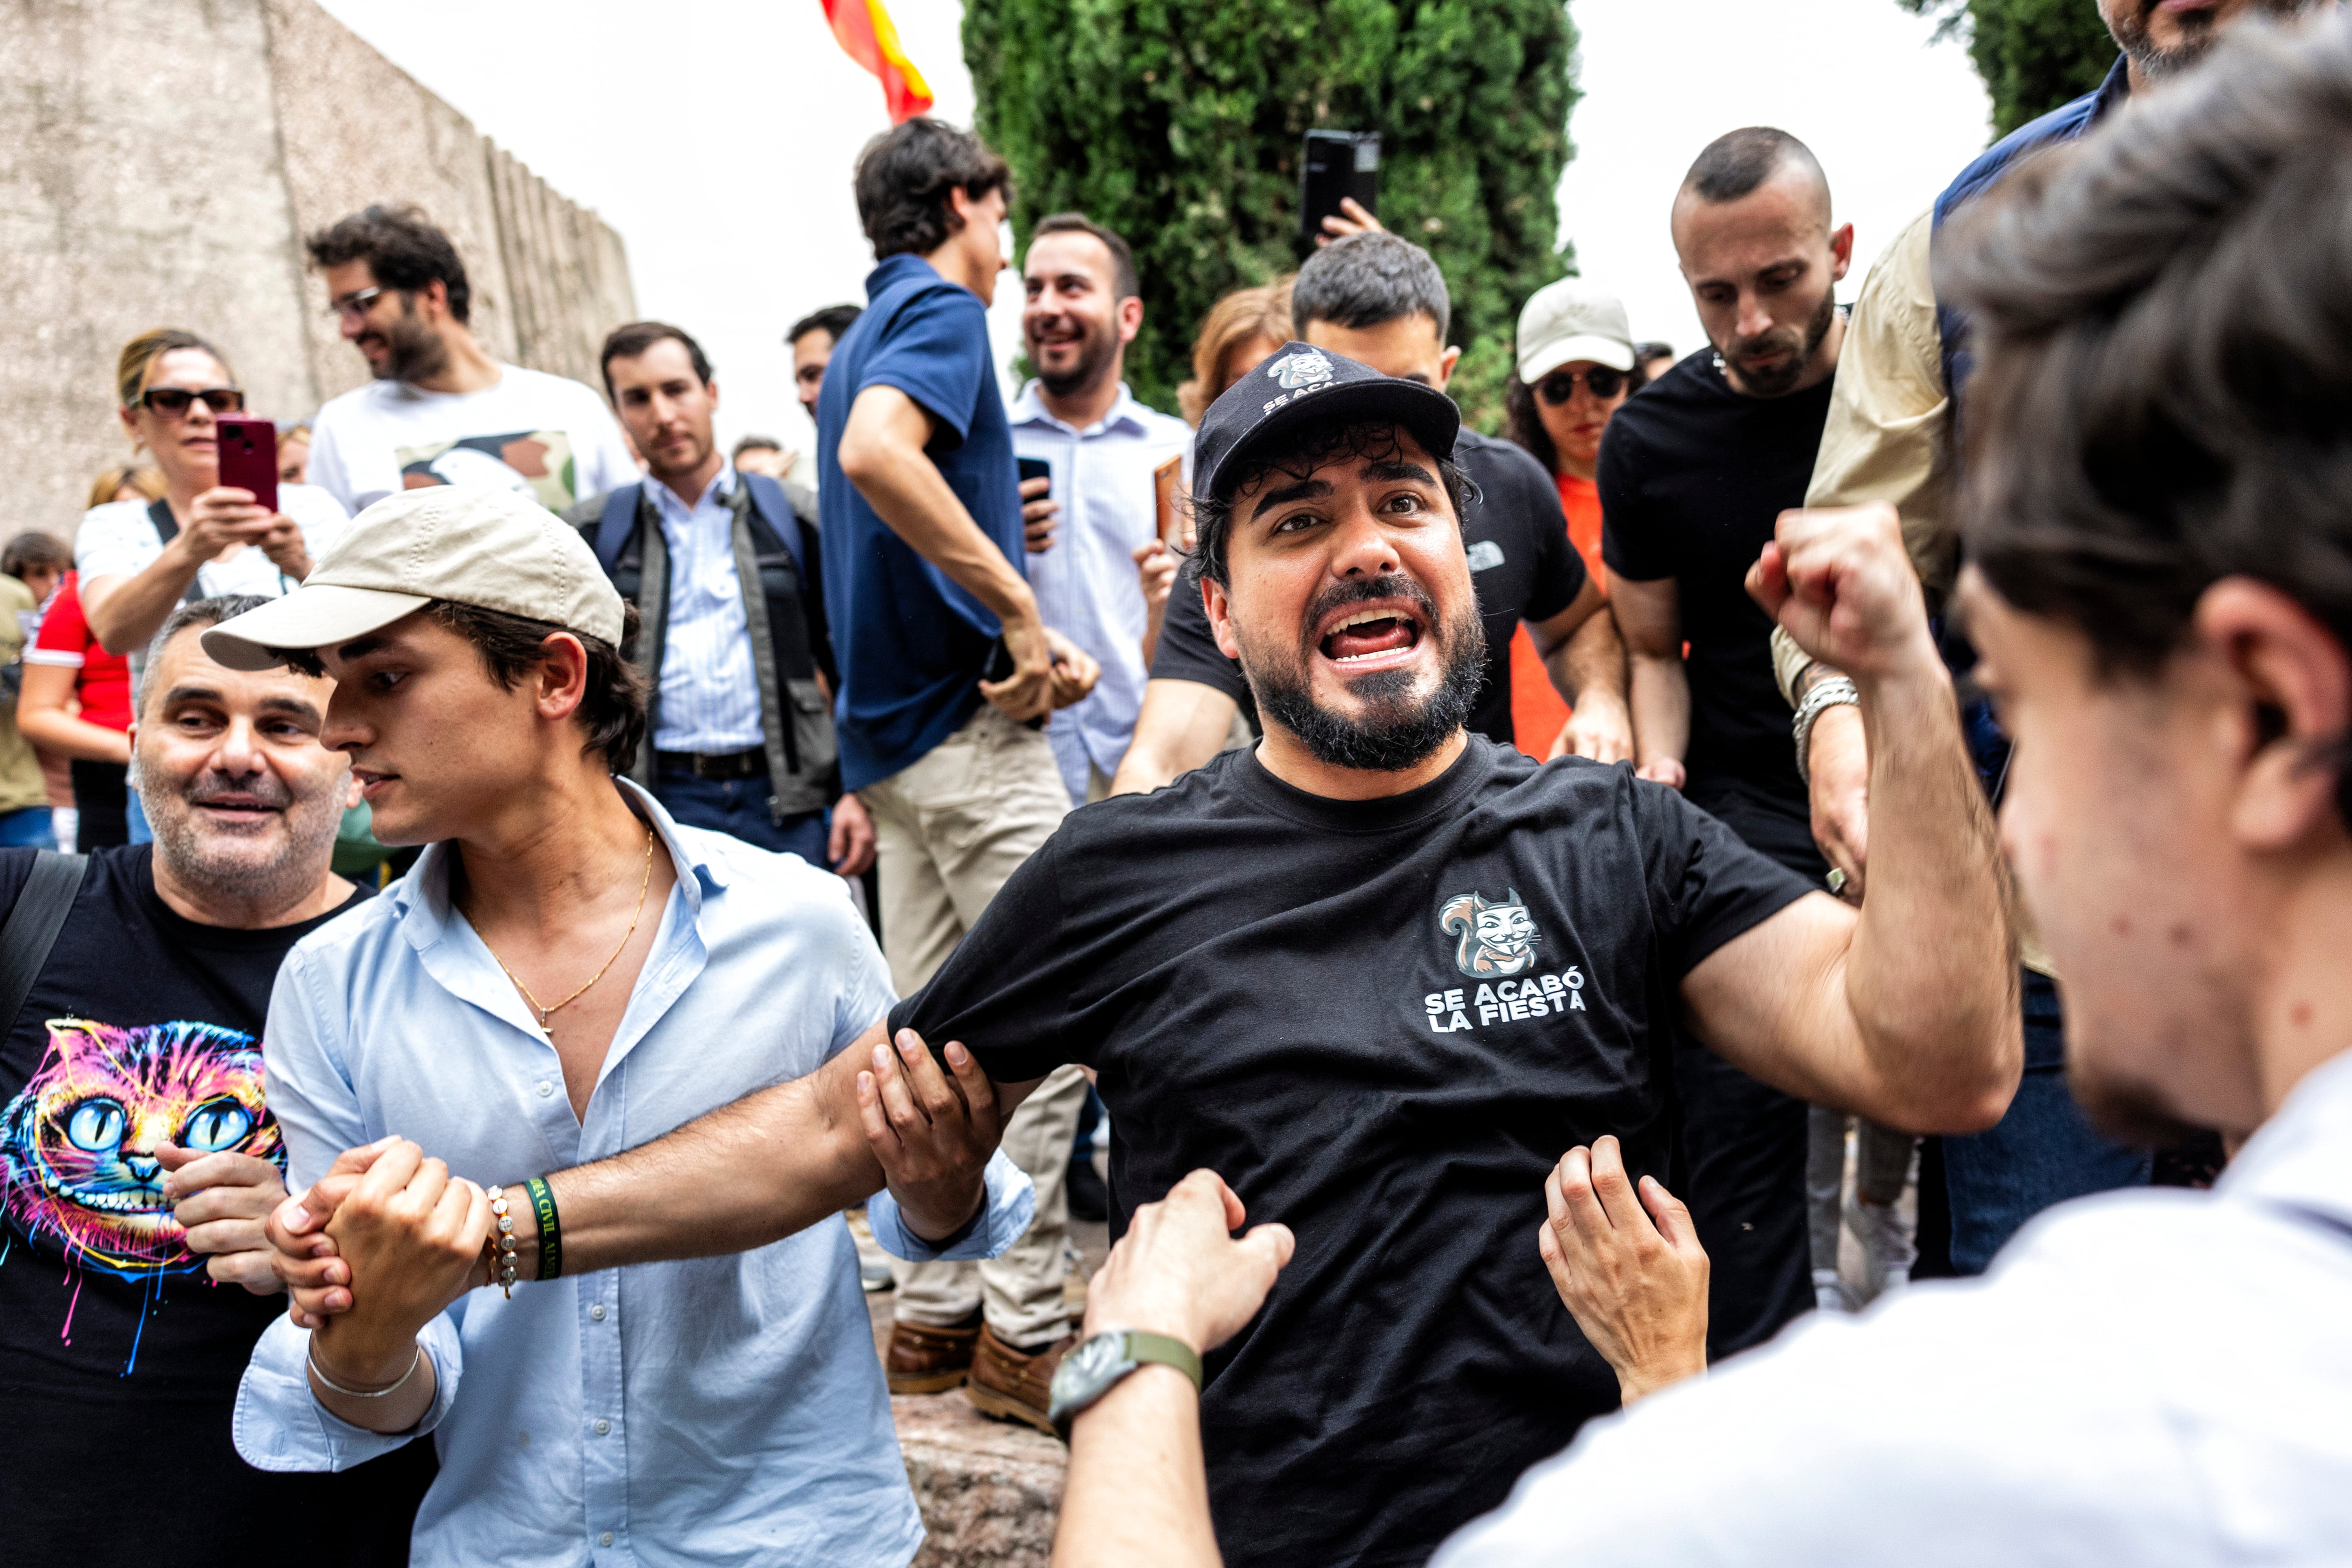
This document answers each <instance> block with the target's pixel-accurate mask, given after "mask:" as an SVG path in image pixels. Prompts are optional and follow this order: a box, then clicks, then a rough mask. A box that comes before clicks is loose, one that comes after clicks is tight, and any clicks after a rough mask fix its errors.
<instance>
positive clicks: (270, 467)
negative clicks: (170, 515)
mask: <svg viewBox="0 0 2352 1568" xmlns="http://www.w3.org/2000/svg"><path fill="white" fill-rule="evenodd" d="M214 424H215V426H216V427H217V429H218V431H219V436H218V441H219V452H220V482H221V483H222V484H224V485H232V486H234V487H236V489H241V490H251V491H252V492H253V500H254V504H255V505H257V506H258V507H260V508H261V509H262V510H264V511H276V510H278V426H275V425H273V424H271V423H270V422H269V421H268V420H267V419H249V418H247V417H246V416H244V415H242V414H224V415H222V416H220V417H219V418H217V419H215V421H214Z"/></svg>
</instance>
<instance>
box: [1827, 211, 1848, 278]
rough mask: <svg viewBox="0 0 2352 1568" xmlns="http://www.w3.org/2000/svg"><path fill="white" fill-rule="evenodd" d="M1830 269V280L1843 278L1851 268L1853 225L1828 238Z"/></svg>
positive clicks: (1844, 227)
mask: <svg viewBox="0 0 2352 1568" xmlns="http://www.w3.org/2000/svg"><path fill="white" fill-rule="evenodd" d="M1830 255H1831V257H1832V258H1833V261H1832V266H1831V268H1830V277H1831V279H1832V280H1835V279H1841V278H1843V277H1844V276H1845V275H1846V273H1847V272H1848V271H1850V270H1852V268H1853V225H1852V224H1847V225H1845V226H1843V227H1842V228H1840V229H1838V230H1836V231H1835V232H1833V233H1832V234H1831V236H1830Z"/></svg>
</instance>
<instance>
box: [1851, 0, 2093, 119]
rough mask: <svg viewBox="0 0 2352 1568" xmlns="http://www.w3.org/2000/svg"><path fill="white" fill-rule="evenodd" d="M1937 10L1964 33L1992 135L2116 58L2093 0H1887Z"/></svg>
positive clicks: (2045, 108)
mask: <svg viewBox="0 0 2352 1568" xmlns="http://www.w3.org/2000/svg"><path fill="white" fill-rule="evenodd" d="M1895 4H1896V5H1900V6H1902V7H1903V8H1904V9H1905V10H1906V11H1909V12H1911V13H1913V14H1914V15H1916V16H1941V17H1942V18H1943V19H1944V29H1943V30H1944V32H1945V33H1946V34H1964V35H1965V36H1966V37H1967V38H1968V40H1969V59H1970V60H1972V61H1974V62H1975V64H1976V68H1977V74H1978V75H1979V76H1980V77H1982V78H1983V79H1984V84H1985V90H1986V91H1987V92H1989V93H1990V94H1991V95H1992V133H1993V135H1994V137H1995V138H1996V139H1998V138H2000V137H2003V136H2006V135H2008V134H2009V133H2010V132H2012V131H2014V130H2016V129H2017V128H2018V127H2019V126H2021V125H2022V124H2024V123H2025V122H2026V121H2030V120H2034V119H2038V118H2040V117H2041V116H2042V115H2044V114H2047V113H2049V112H2050V111H2051V110H2053V109H2055V108H2057V107H2058V106H2059V105H2060V104H2062V103H2064V102H2066V101H2067V100H2070V99H2075V98H2080V97H2082V96H2083V94H2084V93H2086V92H2088V91H2090V90H2091V89H2093V88H2095V87H2097V86H2098V85H2099V82H2100V81H2101V79H2104V78H2105V76H2106V74H2107V68H2108V67H2110V66H2112V65H2114V64H2115V63H2116V41H2115V39H2114V38H2113V37H2109V36H2108V33H2107V25H2106V24H2105V22H2103V21H2101V20H2100V19H2099V8H2098V6H2097V5H2095V4H2094V3H2093V0H1895Z"/></svg>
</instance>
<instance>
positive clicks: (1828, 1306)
mask: <svg viewBox="0 0 2352 1568" xmlns="http://www.w3.org/2000/svg"><path fill="white" fill-rule="evenodd" d="M1813 1307H1814V1309H1815V1310H1818V1311H1823V1312H1850V1311H1852V1310H1853V1308H1852V1307H1851V1306H1849V1305H1848V1304H1847V1303H1846V1299H1845V1285H1844V1283H1843V1281H1841V1280H1840V1279H1838V1274H1837V1270H1836V1269H1834V1268H1816V1269H1814V1270H1813Z"/></svg>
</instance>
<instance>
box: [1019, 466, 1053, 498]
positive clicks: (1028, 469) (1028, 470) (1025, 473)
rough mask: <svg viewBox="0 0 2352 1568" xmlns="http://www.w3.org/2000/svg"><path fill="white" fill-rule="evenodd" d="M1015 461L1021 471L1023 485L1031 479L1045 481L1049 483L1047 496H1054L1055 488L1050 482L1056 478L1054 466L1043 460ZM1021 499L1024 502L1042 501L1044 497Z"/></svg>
mask: <svg viewBox="0 0 2352 1568" xmlns="http://www.w3.org/2000/svg"><path fill="white" fill-rule="evenodd" d="M1013 463H1014V465H1015V466H1017V467H1018V468H1020V470H1021V482H1022V483H1023V484H1024V485H1025V484H1027V483H1028V482H1029V481H1030V480H1031V479H1045V480H1047V481H1049V482H1048V483H1047V485H1046V486H1045V494H1046V495H1052V494H1053V493H1054V487H1053V485H1052V484H1051V482H1050V481H1051V480H1052V479H1053V477H1054V465H1053V464H1051V463H1049V462H1047V461H1046V460H1045V458H1013ZM1021 499H1022V500H1043V499H1044V497H1041V496H1023V497H1022V498H1021Z"/></svg>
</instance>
